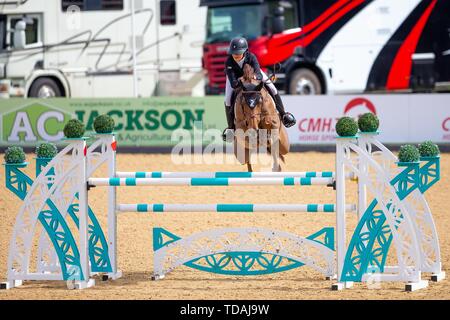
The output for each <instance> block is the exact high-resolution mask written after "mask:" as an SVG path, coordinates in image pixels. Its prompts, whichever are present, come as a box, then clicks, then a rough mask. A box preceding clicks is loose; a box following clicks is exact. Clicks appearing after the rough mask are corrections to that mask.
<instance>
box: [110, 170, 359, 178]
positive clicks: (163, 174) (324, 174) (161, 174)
mask: <svg viewBox="0 0 450 320" xmlns="http://www.w3.org/2000/svg"><path fill="white" fill-rule="evenodd" d="M116 177H117V178H281V177H282V178H287V177H297V178H306V177H309V178H334V172H332V171H299V172H295V171H294V172H288V171H286V172H271V171H267V172H246V171H235V172H227V171H217V172H168V171H128V172H126V171H118V172H117V173H116ZM352 177H353V175H352V174H347V175H346V178H347V179H351V178H352Z"/></svg>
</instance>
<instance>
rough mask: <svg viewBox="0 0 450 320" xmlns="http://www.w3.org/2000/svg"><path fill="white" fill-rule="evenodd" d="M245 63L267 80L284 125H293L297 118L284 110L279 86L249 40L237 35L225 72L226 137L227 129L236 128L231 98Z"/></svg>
mask: <svg viewBox="0 0 450 320" xmlns="http://www.w3.org/2000/svg"><path fill="white" fill-rule="evenodd" d="M245 64H249V65H250V66H251V67H252V68H253V70H254V71H255V77H256V80H262V81H264V82H265V84H266V88H268V91H269V93H270V95H271V96H272V98H273V100H274V101H275V105H276V108H277V110H278V113H279V114H280V116H281V121H282V122H283V124H284V126H285V127H286V128H289V127H292V126H293V125H294V124H295V123H296V120H295V118H294V116H293V115H292V114H291V113H289V112H286V111H285V110H284V106H283V102H282V101H281V97H280V95H279V94H278V91H277V88H275V85H274V84H273V83H272V81H270V79H269V78H268V77H267V75H266V74H265V73H264V72H263V71H262V70H261V68H260V66H259V63H258V59H257V58H256V56H255V55H254V54H253V53H251V52H250V51H248V44H247V40H246V39H245V38H243V37H236V38H234V39H233V40H231V42H230V47H229V49H228V59H227V61H226V62H225V72H226V75H227V80H226V86H225V114H226V115H227V122H228V128H226V129H225V130H224V139H225V136H226V131H227V130H229V129H231V130H234V129H235V126H234V106H233V105H232V101H231V100H232V95H233V91H234V89H236V88H238V87H239V85H240V83H239V82H240V80H239V78H240V77H242V76H243V75H244V72H243V69H244V65H245Z"/></svg>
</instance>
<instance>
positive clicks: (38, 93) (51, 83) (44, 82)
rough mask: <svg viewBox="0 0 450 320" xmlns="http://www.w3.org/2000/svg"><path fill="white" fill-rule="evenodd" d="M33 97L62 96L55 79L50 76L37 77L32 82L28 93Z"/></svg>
mask: <svg viewBox="0 0 450 320" xmlns="http://www.w3.org/2000/svg"><path fill="white" fill-rule="evenodd" d="M28 96H29V97H33V98H53V97H62V96H63V95H62V92H61V89H60V88H59V86H58V84H57V83H56V81H55V80H53V79H51V78H45V77H44V78H38V79H37V80H35V81H34V82H33V84H32V85H31V87H30V91H29V94H28Z"/></svg>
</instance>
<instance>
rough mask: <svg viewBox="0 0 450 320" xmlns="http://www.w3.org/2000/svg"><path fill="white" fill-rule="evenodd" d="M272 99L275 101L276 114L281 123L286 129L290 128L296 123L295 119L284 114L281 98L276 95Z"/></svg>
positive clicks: (291, 115) (289, 114) (287, 113)
mask: <svg viewBox="0 0 450 320" xmlns="http://www.w3.org/2000/svg"><path fill="white" fill-rule="evenodd" d="M272 97H273V100H274V101H275V106H276V108H277V110H278V113H279V114H280V116H281V121H282V122H283V124H284V126H285V127H286V128H289V127H292V126H293V125H294V124H295V123H296V122H297V121H296V120H295V117H294V115H293V114H292V113H289V112H286V111H285V110H284V105H283V101H282V100H281V97H280V95H279V94H276V95H274V96H272Z"/></svg>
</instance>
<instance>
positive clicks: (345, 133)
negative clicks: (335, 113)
mask: <svg viewBox="0 0 450 320" xmlns="http://www.w3.org/2000/svg"><path fill="white" fill-rule="evenodd" d="M357 132H358V124H357V123H356V121H355V120H354V119H353V118H350V117H342V118H340V119H339V120H338V122H337V123H336V133H337V134H338V135H339V136H341V137H353V136H354V135H356V133H357Z"/></svg>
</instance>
